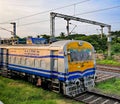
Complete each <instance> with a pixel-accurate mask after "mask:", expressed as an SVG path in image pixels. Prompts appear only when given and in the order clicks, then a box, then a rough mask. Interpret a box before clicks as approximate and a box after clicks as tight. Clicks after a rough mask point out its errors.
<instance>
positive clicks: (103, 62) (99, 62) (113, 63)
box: [97, 59, 120, 66]
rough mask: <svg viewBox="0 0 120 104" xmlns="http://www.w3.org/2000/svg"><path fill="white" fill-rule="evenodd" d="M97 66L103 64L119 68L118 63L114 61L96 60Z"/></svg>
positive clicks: (119, 63) (119, 64)
mask: <svg viewBox="0 0 120 104" xmlns="http://www.w3.org/2000/svg"><path fill="white" fill-rule="evenodd" d="M97 64H105V65H113V66H120V62H118V61H115V60H107V59H106V60H97Z"/></svg>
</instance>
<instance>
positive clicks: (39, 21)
mask: <svg viewBox="0 0 120 104" xmlns="http://www.w3.org/2000/svg"><path fill="white" fill-rule="evenodd" d="M47 21H50V20H43V21H37V22H31V23H26V24H22V25H19V26H26V25H32V24H37V23H41V22H47ZM19 26H18V27H19Z"/></svg>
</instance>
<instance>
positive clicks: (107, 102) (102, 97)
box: [74, 91, 120, 104]
mask: <svg viewBox="0 0 120 104" xmlns="http://www.w3.org/2000/svg"><path fill="white" fill-rule="evenodd" d="M74 100H76V101H79V102H83V103H85V104H120V98H119V97H118V96H111V95H107V94H103V93H100V92H99V91H87V92H85V93H83V94H81V95H79V96H77V97H75V98H74Z"/></svg>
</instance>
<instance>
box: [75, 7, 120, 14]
mask: <svg viewBox="0 0 120 104" xmlns="http://www.w3.org/2000/svg"><path fill="white" fill-rule="evenodd" d="M114 8H120V5H117V6H112V7H108V8H103V9H98V10H94V11H89V12H84V13H79V14H76V16H77V15H84V14H90V13H94V12H101V11H105V10H110V9H114Z"/></svg>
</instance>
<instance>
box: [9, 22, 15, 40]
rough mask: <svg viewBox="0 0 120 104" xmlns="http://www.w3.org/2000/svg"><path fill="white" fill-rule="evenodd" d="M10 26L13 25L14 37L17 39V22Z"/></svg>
mask: <svg viewBox="0 0 120 104" xmlns="http://www.w3.org/2000/svg"><path fill="white" fill-rule="evenodd" d="M10 24H12V25H13V34H12V35H13V37H14V38H16V23H15V22H11V23H10Z"/></svg>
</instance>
